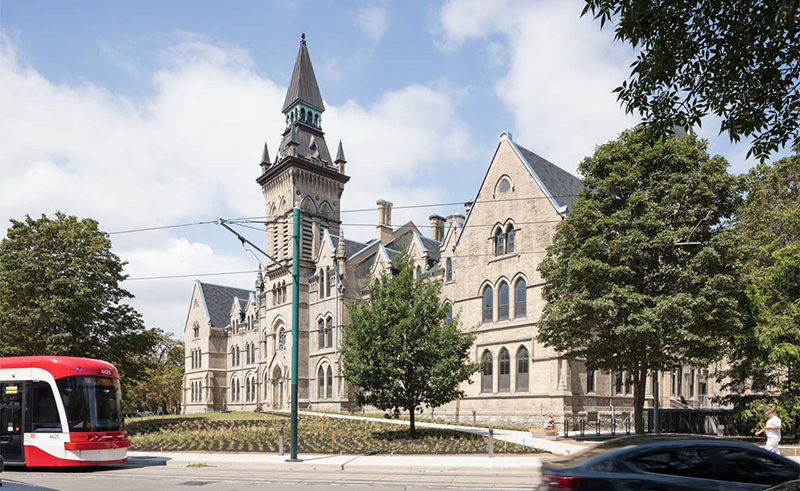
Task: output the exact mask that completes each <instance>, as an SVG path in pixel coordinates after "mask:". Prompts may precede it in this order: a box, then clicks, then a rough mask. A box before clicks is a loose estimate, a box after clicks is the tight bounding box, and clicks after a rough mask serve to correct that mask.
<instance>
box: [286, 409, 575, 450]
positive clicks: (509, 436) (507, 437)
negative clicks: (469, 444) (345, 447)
mask: <svg viewBox="0 0 800 491" xmlns="http://www.w3.org/2000/svg"><path fill="white" fill-rule="evenodd" d="M279 412H283V413H288V412H289V411H287V410H282V411H279ZM299 414H301V415H304V416H319V417H323V418H338V419H354V420H358V421H364V420H366V421H372V422H375V423H389V424H396V425H408V424H409V423H408V421H403V420H397V419H384V418H369V417H366V416H354V415H349V414H335V413H315V412H309V411H299ZM415 426H417V427H418V428H440V429H448V430H455V431H463V432H465V433H472V434H475V435H482V436H486V437H488V436H489V429H488V428H481V427H477V426H464V425H451V424H442V423H425V422H422V421H417V422H416V424H415ZM494 437H495V439H497V440H501V441H505V442H509V443H516V444H518V445H523V446H526V447H532V448H535V449H537V450H542V451H544V452H549V453H552V454H555V455H570V454H573V453H575V452H577V451H579V450H582V449H584V448H586V446H585V445H578V444H575V443H567V442H561V441H556V440H545V439H544V438H534V437H532V436H531V434H530V432H527V431H514V430H501V429H497V428H496V429H495V430H494Z"/></svg>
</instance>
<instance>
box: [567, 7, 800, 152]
mask: <svg viewBox="0 0 800 491" xmlns="http://www.w3.org/2000/svg"><path fill="white" fill-rule="evenodd" d="M587 12H591V13H592V14H593V15H594V17H595V18H596V19H598V20H599V21H600V23H601V25H604V24H605V23H606V22H614V23H615V24H616V26H615V32H616V39H618V40H620V41H622V42H625V43H629V44H630V45H631V46H632V47H633V48H634V49H636V50H637V51H638V54H637V58H636V61H635V62H634V63H633V65H632V67H631V74H630V77H629V79H628V80H627V81H625V82H623V83H622V85H621V86H620V87H618V88H617V89H616V92H617V93H618V95H619V100H620V101H621V102H622V103H623V104H624V106H625V107H626V109H627V111H629V112H633V111H638V112H639V113H641V114H642V116H643V117H644V118H645V119H646V121H647V123H648V127H649V128H650V130H651V136H652V135H655V134H657V135H666V134H668V133H669V132H670V131H671V130H672V128H673V127H674V126H675V125H678V126H683V127H685V128H687V129H688V128H689V127H691V126H699V125H700V123H701V120H702V118H703V117H704V116H706V115H709V114H713V115H716V116H718V117H719V118H720V119H721V132H727V134H728V135H729V137H730V139H731V140H732V141H739V140H740V139H741V138H742V137H743V136H744V137H752V138H753V143H752V147H751V148H750V150H749V151H748V156H750V155H751V154H752V155H755V156H756V157H758V158H759V159H761V160H762V161H763V160H764V159H766V158H767V157H768V156H769V155H770V154H771V153H774V152H775V151H776V150H778V149H780V148H781V147H782V146H784V145H786V144H787V143H788V144H789V145H790V146H791V145H796V144H798V143H800V127H799V126H798V124H799V122H800V0H782V1H775V0H737V1H730V0H703V1H700V2H698V1H690V0H668V1H661V2H653V1H651V0H626V1H623V0H586V7H585V8H584V11H583V14H586V13H587Z"/></svg>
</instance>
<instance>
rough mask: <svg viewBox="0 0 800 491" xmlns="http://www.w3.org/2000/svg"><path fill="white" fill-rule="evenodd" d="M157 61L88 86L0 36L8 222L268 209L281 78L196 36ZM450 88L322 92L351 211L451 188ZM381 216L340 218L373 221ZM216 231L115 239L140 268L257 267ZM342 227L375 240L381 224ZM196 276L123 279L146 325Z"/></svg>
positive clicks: (1, 152)
mask: <svg viewBox="0 0 800 491" xmlns="http://www.w3.org/2000/svg"><path fill="white" fill-rule="evenodd" d="M159 63H160V65H159V66H160V68H159V69H158V71H157V72H156V73H155V74H153V75H152V77H151V79H150V80H151V83H152V91H151V92H152V95H148V96H144V97H136V98H134V97H128V96H126V95H125V94H120V93H116V92H113V91H110V90H108V89H106V88H104V87H101V86H98V85H93V84H91V83H86V84H82V85H58V84H55V83H53V82H51V81H50V80H48V79H47V78H46V77H44V76H43V75H42V74H40V73H39V72H38V71H37V70H36V69H35V68H34V67H33V66H30V65H29V64H26V63H24V62H22V61H21V60H20V57H19V55H18V53H17V52H16V51H15V47H14V46H13V45H12V44H11V43H9V42H7V41H5V40H0V86H2V87H3V90H2V91H0V107H2V108H3V109H2V111H0V134H2V135H3V145H0V173H2V175H3V179H2V180H0V196H2V199H0V220H1V221H3V222H5V223H7V220H8V219H9V218H21V217H23V216H24V215H25V214H31V215H34V216H36V215H39V214H41V213H46V214H48V215H52V214H53V213H54V212H56V211H63V212H65V213H67V214H73V215H77V216H79V217H92V218H96V219H98V220H99V221H100V226H101V228H102V229H103V230H106V231H118V230H123V229H130V228H137V227H150V226H154V225H166V224H174V223H183V222H193V221H198V220H207V219H213V218H217V217H220V216H255V215H262V214H264V213H265V209H264V208H265V205H264V201H263V197H262V195H261V192H260V190H259V188H258V186H257V185H256V183H255V182H254V180H255V178H256V177H257V176H258V172H259V171H260V168H259V165H258V163H259V160H260V157H261V150H262V147H263V142H264V140H265V139H266V140H267V141H268V142H269V146H270V151H271V153H272V155H274V154H275V152H276V150H277V144H278V142H279V141H280V134H281V132H282V131H283V129H284V122H283V117H282V115H281V114H280V108H281V104H282V102H283V98H284V95H285V88H284V87H282V86H280V85H279V84H276V83H275V82H273V81H272V80H269V79H266V78H263V77H260V76H259V75H257V74H256V67H255V66H254V64H253V62H252V60H251V58H250V57H249V56H248V54H247V52H246V51H244V50H241V49H239V48H236V47H223V46H218V45H211V44H208V43H204V42H202V41H200V40H199V39H197V38H196V37H193V36H191V35H186V36H184V38H183V39H182V41H181V42H179V43H177V44H175V45H173V46H170V47H169V48H167V49H165V50H164V52H163V53H162V56H161V57H160V58H159ZM451 92H452V93H455V94H458V93H460V90H459V89H458V88H453V87H450V86H448V84H446V83H441V82H440V83H434V84H432V85H430V86H424V85H414V86H410V87H406V88H403V89H399V90H396V91H392V92H388V93H386V94H384V95H383V97H381V98H380V99H379V100H378V101H377V102H376V103H374V104H372V105H370V106H368V107H365V106H362V105H361V104H359V103H358V102H356V101H347V102H346V103H344V104H342V105H340V106H336V105H334V104H331V103H329V102H327V101H326V106H327V107H328V108H329V110H328V111H327V112H326V113H325V123H324V124H325V129H326V130H327V131H329V133H328V143H329V147H330V148H331V150H332V151H335V148H336V143H337V142H338V140H339V138H341V139H342V140H343V141H344V145H345V151H346V154H347V157H348V159H349V163H348V169H347V173H348V174H349V175H350V176H351V177H352V180H351V181H350V183H348V185H347V188H346V191H345V194H344V196H343V201H344V207H345V208H354V207H374V206H375V200H376V199H378V198H385V199H389V200H395V202H396V203H397V204H398V205H399V204H404V203H405V204H407V203H419V202H431V201H436V200H439V199H442V194H443V193H446V191H445V188H446V187H447V184H446V183H445V182H436V180H435V179H434V178H433V177H432V174H431V172H430V170H431V168H432V167H433V166H434V165H437V166H438V165H452V164H453V163H454V162H455V161H457V160H459V159H462V158H464V157H465V156H466V155H468V154H469V150H468V146H469V143H470V140H471V139H470V138H469V135H468V132H467V130H466V127H465V125H464V124H463V123H462V122H461V121H460V120H459V119H458V115H457V114H456V111H455V107H454V105H455V104H457V101H458V97H453V96H451ZM323 93H324V91H323ZM427 211H428V210H425V211H424V212H423V211H420V212H418V213H417V214H413V215H406V216H403V214H402V213H398V214H396V220H398V221H399V220H400V219H401V218H407V217H409V216H413V217H415V218H417V219H419V220H422V223H426V222H427V219H426V216H425V214H426V212H427ZM351 217H352V218H351ZM376 217H377V212H375V213H368V214H364V215H360V216H354V215H348V216H343V219H344V220H345V221H346V222H347V221H358V222H372V223H374V222H375V221H376ZM208 227H212V226H208ZM207 230H210V229H205V228H202V227H199V228H192V229H175V230H171V231H170V233H157V232H156V233H152V232H149V233H144V234H130V235H124V236H119V235H115V236H113V239H114V246H115V251H116V252H117V253H118V254H119V255H120V256H121V257H122V258H123V259H125V260H127V261H129V262H130V264H129V266H128V267H127V268H126V271H128V272H129V273H130V274H131V275H132V276H134V277H139V276H162V275H175V274H195V273H206V272H219V271H238V270H246V269H254V267H255V265H256V262H255V259H254V258H253V257H252V256H250V255H249V253H246V252H243V251H242V249H241V248H240V247H239V244H238V242H237V241H235V240H233V238H230V239H231V240H224V239H220V236H224V233H219V232H206V231H207ZM4 231H5V230H4V228H3V230H2V231H0V236H2V235H3V234H4ZM346 233H347V236H348V237H350V238H367V237H373V236H374V229H370V228H369V227H358V228H356V227H353V228H352V229H347V232H346ZM188 234H191V235H188ZM186 237H192V240H189V239H187V238H186ZM226 239H228V237H226ZM215 244H225V245H224V246H223V247H219V246H217V245H215ZM227 244H231V245H230V246H228V245H227ZM207 279H208V280H209V281H211V282H218V283H223V284H232V285H240V286H244V287H251V285H252V284H253V281H254V277H253V276H252V275H249V276H248V275H243V276H241V277H239V276H230V277H228V276H223V277H210V278H207ZM191 283H192V280H191V279H185V280H153V281H130V282H127V283H126V288H128V289H129V290H130V291H131V292H132V293H134V294H135V295H136V297H137V299H136V300H135V303H134V305H135V306H136V307H137V308H138V309H139V311H140V312H142V313H143V315H144V317H145V322H146V323H147V325H151V326H152V325H159V326H163V327H164V328H167V329H172V330H180V329H182V327H183V322H184V320H185V314H186V303H187V302H188V296H189V295H190V293H191Z"/></svg>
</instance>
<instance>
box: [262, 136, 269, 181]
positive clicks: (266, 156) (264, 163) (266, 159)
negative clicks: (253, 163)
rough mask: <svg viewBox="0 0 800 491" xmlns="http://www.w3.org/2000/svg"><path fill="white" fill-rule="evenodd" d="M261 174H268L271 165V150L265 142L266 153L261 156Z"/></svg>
mask: <svg viewBox="0 0 800 491" xmlns="http://www.w3.org/2000/svg"><path fill="white" fill-rule="evenodd" d="M260 165H261V173H262V174H264V173H265V172H267V169H268V168H269V166H270V165H271V162H270V161H269V149H267V142H264V153H263V154H261V164H260Z"/></svg>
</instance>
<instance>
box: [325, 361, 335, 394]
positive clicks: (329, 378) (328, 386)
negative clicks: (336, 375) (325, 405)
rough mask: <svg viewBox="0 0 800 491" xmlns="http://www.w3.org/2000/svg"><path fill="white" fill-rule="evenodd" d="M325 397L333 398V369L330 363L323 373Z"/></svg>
mask: <svg viewBox="0 0 800 491" xmlns="http://www.w3.org/2000/svg"><path fill="white" fill-rule="evenodd" d="M325 398H327V399H332V398H333V370H332V369H331V366H330V365H328V371H327V373H326V374H325Z"/></svg>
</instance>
